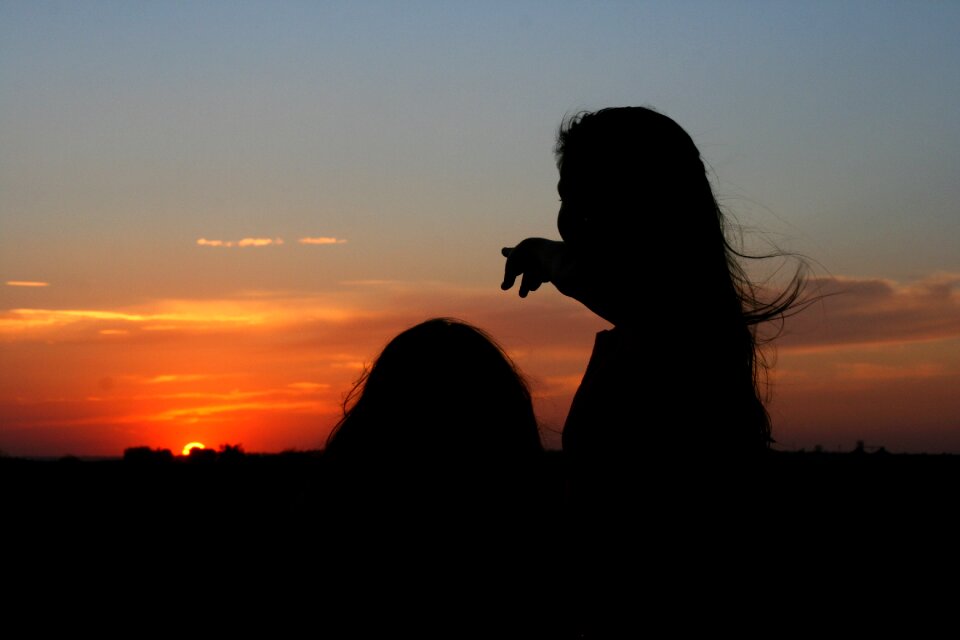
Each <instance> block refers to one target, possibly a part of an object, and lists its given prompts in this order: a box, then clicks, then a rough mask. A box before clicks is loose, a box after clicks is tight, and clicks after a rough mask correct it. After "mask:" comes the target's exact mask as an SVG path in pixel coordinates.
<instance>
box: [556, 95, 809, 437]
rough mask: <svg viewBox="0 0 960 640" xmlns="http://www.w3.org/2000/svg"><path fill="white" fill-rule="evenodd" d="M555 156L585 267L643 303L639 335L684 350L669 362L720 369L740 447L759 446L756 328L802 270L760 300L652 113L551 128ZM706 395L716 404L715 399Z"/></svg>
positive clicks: (689, 146) (674, 136)
mask: <svg viewBox="0 0 960 640" xmlns="http://www.w3.org/2000/svg"><path fill="white" fill-rule="evenodd" d="M555 153H556V157H557V166H558V168H559V169H560V179H561V184H562V185H563V187H564V190H565V193H563V194H562V196H563V200H564V202H565V203H566V202H567V200H568V198H571V199H573V200H574V201H575V202H574V204H575V205H578V202H577V200H578V199H579V198H580V197H581V196H582V197H583V202H584V206H583V207H580V206H575V207H574V208H573V209H574V211H578V212H582V215H580V216H578V219H576V220H574V221H573V222H570V221H568V224H573V225H574V226H576V227H577V228H583V229H586V230H587V231H589V232H590V233H592V234H594V236H595V237H596V238H601V239H602V240H601V242H595V243H592V246H593V247H594V248H595V251H596V254H595V255H594V256H593V258H595V259H597V260H602V261H605V264H606V265H607V268H609V269H612V270H615V271H617V272H618V273H621V274H623V275H624V276H625V277H626V278H629V280H630V282H631V287H637V288H636V289H635V291H636V295H638V297H642V298H646V299H647V303H648V304H649V306H648V307H646V308H645V309H644V310H643V311H642V312H641V313H642V314H643V315H644V316H645V318H644V322H645V326H646V327H647V328H650V327H651V325H652V324H653V323H654V322H655V321H656V320H659V321H660V322H661V325H660V326H658V327H657V331H666V332H667V334H668V335H672V337H674V338H677V340H674V341H673V342H672V343H673V344H674V345H687V346H689V347H690V349H689V350H687V351H684V347H683V346H678V347H676V348H675V350H673V351H672V352H671V353H670V356H672V357H673V358H676V359H686V358H684V357H683V356H684V355H690V356H693V357H696V358H697V359H698V360H700V361H705V359H706V358H711V357H712V358H715V359H718V361H722V362H725V363H727V364H725V365H724V366H723V370H722V371H721V370H720V369H717V370H714V371H712V374H714V375H715V377H718V378H730V379H731V381H729V382H723V383H722V384H721V387H722V393H725V394H728V395H732V396H738V397H739V400H732V402H734V403H735V404H737V406H738V408H737V413H738V415H739V416H740V417H741V418H745V419H746V420H747V421H748V422H749V432H750V433H749V435H747V436H746V437H747V438H748V439H749V441H751V442H754V443H756V444H759V445H760V446H762V447H763V448H766V447H768V446H769V443H770V442H771V437H770V420H769V416H768V414H767V412H766V410H765V408H764V407H763V402H762V400H761V398H762V397H765V394H763V393H761V388H762V386H763V383H764V374H765V372H766V363H765V360H764V358H763V355H762V353H761V352H760V349H759V346H760V344H759V342H758V338H757V335H756V326H757V325H758V324H760V323H763V322H767V321H770V320H780V319H782V318H783V317H784V316H785V315H787V314H789V313H790V312H791V310H794V309H796V308H797V307H798V306H802V305H803V302H802V300H801V298H802V294H803V289H804V277H803V266H802V265H803V263H802V262H801V268H800V269H798V270H797V272H796V273H795V274H794V276H793V278H792V280H791V281H790V283H789V284H788V285H787V286H786V288H785V289H783V290H782V292H781V293H780V294H779V295H777V296H775V297H774V298H773V299H772V300H763V299H761V297H760V291H759V290H758V289H759V288H758V287H756V286H755V285H754V284H753V283H752V282H751V281H750V279H749V278H748V277H747V275H746V273H745V271H744V269H743V266H742V265H741V263H740V260H741V259H752V258H754V256H749V255H746V254H744V253H743V252H741V251H738V250H737V249H736V248H735V247H733V246H731V243H730V241H729V240H728V237H727V233H728V231H729V230H728V229H727V228H726V226H727V223H726V221H725V217H724V214H723V211H722V210H721V209H720V207H719V205H718V204H717V201H716V198H715V197H714V194H713V190H712V188H711V186H710V181H709V178H708V176H707V172H706V169H705V166H704V163H703V161H702V159H701V157H700V152H699V150H698V149H697V147H696V145H695V144H694V142H693V140H692V139H691V138H690V136H689V135H688V134H687V132H686V131H684V130H683V129H682V128H681V127H680V126H679V125H678V124H677V123H676V122H674V121H673V120H672V119H670V118H668V117H667V116H664V115H662V114H660V113H658V112H656V111H654V110H652V109H649V108H645V107H619V108H609V109H602V110H600V111H596V112H581V113H578V114H576V115H574V116H572V117H570V118H568V119H566V120H565V122H564V123H563V124H562V125H561V127H560V131H559V133H558V136H557V144H556V148H555ZM561 232H562V230H561ZM638 243H639V244H640V245H641V247H640V248H638V247H637V244H638ZM756 257H770V256H756ZM624 295H633V294H629V293H624ZM652 312H653V313H654V315H655V316H657V318H655V319H651V318H650V315H651V313H652ZM683 364H684V365H686V366H689V367H694V363H691V362H686V363H683ZM733 379H735V380H737V381H738V382H732V380H733ZM715 393H716V396H715V397H717V398H719V397H720V395H721V391H720V390H719V389H718V390H717V391H716V392H715ZM730 401H731V399H729V398H727V399H724V402H730ZM741 444H744V443H741ZM751 446H752V445H751Z"/></svg>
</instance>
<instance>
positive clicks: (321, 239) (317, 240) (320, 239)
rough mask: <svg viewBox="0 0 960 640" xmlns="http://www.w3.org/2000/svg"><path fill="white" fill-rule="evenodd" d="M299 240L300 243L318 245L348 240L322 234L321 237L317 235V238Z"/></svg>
mask: <svg viewBox="0 0 960 640" xmlns="http://www.w3.org/2000/svg"><path fill="white" fill-rule="evenodd" d="M298 242H299V243H300V244H313V245H318V244H321V245H322V244H346V243H347V241H346V240H345V239H343V238H328V237H324V236H320V237H316V238H300V240H298Z"/></svg>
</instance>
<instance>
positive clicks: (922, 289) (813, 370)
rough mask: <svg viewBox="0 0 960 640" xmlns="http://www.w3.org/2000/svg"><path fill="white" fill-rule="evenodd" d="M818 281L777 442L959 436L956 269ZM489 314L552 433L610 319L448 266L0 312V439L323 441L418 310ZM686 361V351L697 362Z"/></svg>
mask: <svg viewBox="0 0 960 640" xmlns="http://www.w3.org/2000/svg"><path fill="white" fill-rule="evenodd" d="M810 284H811V287H812V289H811V291H812V292H814V293H820V294H822V295H823V297H822V299H820V301H819V302H817V303H815V304H814V305H812V306H810V307H809V308H807V309H805V310H804V311H802V312H800V313H798V314H797V315H795V316H793V317H791V318H789V319H788V320H787V321H786V325H785V329H784V331H783V334H782V335H781V336H780V337H779V338H778V339H777V340H775V341H774V343H773V346H774V353H775V356H774V358H773V359H774V361H775V366H774V367H773V369H772V372H771V376H770V378H771V382H772V384H773V387H772V391H773V394H772V398H773V400H772V402H771V404H770V411H771V415H772V417H773V420H774V436H775V438H776V439H777V440H778V442H779V443H780V445H781V446H785V447H789V448H796V447H812V446H813V445H815V444H822V445H824V446H826V447H838V448H843V449H849V448H852V446H853V444H854V443H855V442H856V441H857V440H864V441H865V442H866V443H867V444H868V445H883V446H886V447H887V448H888V449H890V450H893V451H908V450H909V451H929V452H936V451H960V429H958V426H960V400H958V395H960V394H957V393H956V390H957V389H958V388H960V387H958V383H960V364H958V363H960V291H958V288H960V276H956V275H952V274H938V275H934V276H930V277H928V278H925V279H922V280H918V281H916V282H912V283H897V282H892V281H887V280H877V279H862V278H861V279H858V278H835V279H830V280H827V279H819V280H812V281H811V283H810ZM433 316H453V317H458V318H461V319H463V320H466V321H468V322H471V323H473V324H476V325H477V326H480V327H481V328H483V329H485V330H487V331H488V332H489V333H490V334H491V335H493V336H494V337H495V338H496V339H497V340H498V341H500V342H501V344H502V345H503V346H504V347H505V348H506V350H507V351H508V353H509V354H510V355H511V356H512V357H513V358H514V360H515V361H516V362H517V363H518V365H519V366H520V368H521V370H522V371H523V372H524V373H525V374H526V375H527V377H528V379H529V380H530V383H531V387H532V391H533V394H534V397H535V402H536V405H537V411H538V417H539V418H540V420H541V423H542V425H543V432H544V439H545V441H546V442H547V444H548V446H553V447H556V446H559V430H560V426H561V425H562V423H563V418H564V416H565V413H566V410H567V408H568V406H569V402H570V398H571V397H572V394H573V391H574V390H575V389H576V386H577V384H578V383H579V379H580V376H581V375H582V373H583V370H584V368H585V367H586V363H587V360H588V359H589V354H590V349H591V347H592V344H593V335H594V333H595V332H596V331H598V330H600V329H603V328H605V327H606V324H605V323H603V322H602V321H600V320H599V319H597V318H595V317H594V316H592V315H591V314H590V313H589V312H587V311H585V310H584V309H583V308H582V307H580V306H579V305H578V304H576V303H574V302H572V301H570V300H568V299H565V298H563V296H561V295H560V294H558V293H556V292H555V291H552V290H550V289H544V290H542V291H541V292H538V294H537V295H536V296H531V297H530V298H528V299H526V300H523V301H521V300H519V299H517V298H516V297H515V296H511V295H509V294H507V293H504V292H501V291H499V290H498V289H497V288H496V287H495V286H491V288H490V289H489V290H487V289H482V290H481V289H469V288H460V287H454V286H450V285H445V284H441V283H405V282H392V281H380V282H358V283H342V284H341V290H339V291H336V292H333V293H324V294H300V295H294V294H273V295H269V294H268V295H264V294H260V295H246V296H236V297H224V298H223V299H218V300H199V301H189V300H160V301H155V302H153V303H150V304H146V305H140V306H137V307H131V308H122V309H12V310H8V311H5V312H3V313H2V314H0V342H2V343H3V349H4V366H3V368H2V371H0V376H2V377H0V381H2V386H0V389H2V391H0V417H2V422H0V424H2V427H0V450H3V451H5V452H7V453H9V454H13V455H63V454H68V453H73V454H77V455H119V454H120V453H121V452H122V451H123V449H124V448H125V447H128V446H135V445H143V444H146V445H149V446H155V447H166V448H177V447H179V446H182V443H183V442H187V441H192V440H198V441H204V442H213V443H223V442H229V443H242V444H243V445H244V447H245V448H246V449H247V450H249V451H280V450H283V449H290V448H299V449H306V448H318V447H320V446H322V444H323V441H324V439H325V437H326V434H327V432H328V431H329V429H330V427H331V426H332V425H333V423H334V422H335V421H336V419H337V418H338V417H339V415H340V412H341V403H342V400H343V397H344V394H345V393H346V392H347V391H348V390H349V389H350V387H351V385H352V383H353V381H354V380H355V379H356V378H357V376H358V375H359V373H360V372H361V371H362V369H363V367H364V366H365V365H366V364H369V362H370V361H371V360H372V359H373V358H374V357H375V356H376V355H377V353H378V352H379V350H380V349H381V348H382V347H383V346H384V345H385V344H386V342H387V341H388V340H389V339H390V338H392V337H393V336H394V335H396V333H398V332H399V331H401V330H403V329H404V328H406V327H409V326H411V325H413V324H416V323H418V322H420V321H422V320H424V319H426V318H428V317H433ZM694 367H695V363H694Z"/></svg>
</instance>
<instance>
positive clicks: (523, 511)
mask: <svg viewBox="0 0 960 640" xmlns="http://www.w3.org/2000/svg"><path fill="white" fill-rule="evenodd" d="M344 405H345V414H344V416H343V418H342V419H341V420H340V422H339V423H338V424H337V425H336V427H335V428H334V430H333V432H332V433H331V434H330V437H329V438H328V440H327V446H326V449H325V453H324V458H325V459H326V461H327V462H328V463H329V465H330V466H329V470H330V472H331V475H330V476H328V479H329V481H330V482H331V488H332V490H333V491H332V494H331V495H330V496H328V499H325V500H324V506H325V509H324V513H325V516H326V517H325V520H324V523H325V524H324V527H323V529H324V531H325V534H324V535H326V536H327V537H328V538H329V539H331V542H329V543H328V547H329V548H330V549H331V551H330V553H328V554H327V555H326V558H325V562H324V566H323V572H324V574H325V575H326V576H328V577H329V576H336V578H335V579H334V582H335V583H336V584H338V585H339V584H341V583H342V584H344V585H354V586H355V587H356V593H358V594H363V596H362V597H363V602H364V603H365V604H364V606H367V607H368V608H369V610H370V611H371V612H377V615H373V616H371V617H370V618H369V620H360V619H357V618H356V617H354V619H353V620H352V622H353V623H354V624H356V625H360V626H359V627H358V629H362V628H363V626H362V625H363V624H367V623H369V622H371V621H372V622H377V621H380V622H382V620H381V619H380V618H379V617H378V616H379V615H382V611H383V609H382V608H381V606H380V605H383V604H386V605H389V604H391V602H393V601H394V600H396V599H397V598H405V599H406V601H407V602H408V603H409V606H406V607H403V609H404V610H405V611H404V613H405V615H407V616H410V617H411V619H412V620H414V621H415V622H416V624H414V625H410V626H411V631H414V629H415V633H416V634H418V635H423V633H424V630H425V629H432V628H434V627H436V626H437V625H440V626H446V625H449V624H451V621H453V624H454V627H453V629H457V631H452V635H458V632H459V628H460V627H462V628H463V629H468V628H469V629H472V630H475V629H477V628H484V629H486V628H487V627H488V626H489V627H490V628H492V629H496V634H497V635H499V634H500V633H501V632H502V630H503V629H504V628H511V629H515V630H516V631H517V632H518V633H519V634H520V635H522V636H524V637H530V636H531V634H530V633H529V630H530V629H535V630H537V631H538V632H539V631H542V630H544V629H547V630H552V628H553V626H554V625H556V624H559V623H560V622H561V620H560V618H559V617H557V616H546V620H545V619H544V616H545V613H544V612H545V611H547V610H548V607H549V606H550V604H549V602H548V601H549V598H548V597H547V594H548V593H549V590H548V588H547V585H550V584H555V583H556V580H555V579H553V578H552V573H551V572H552V571H554V568H553V567H552V566H551V563H552V562H553V555H554V554H552V553H550V552H549V551H548V550H547V547H548V545H549V544H550V540H551V538H550V537H549V533H550V532H552V531H554V530H555V527H553V526H551V524H550V521H549V519H545V518H549V517H550V514H552V513H554V512H555V510H554V509H553V507H552V506H551V503H552V504H553V505H556V506H559V505H558V504H557V501H556V500H551V495H550V489H551V487H549V486H548V485H547V484H545V483H544V476H545V475H546V474H544V466H543V465H544V462H545V453H544V451H543V447H542V445H541V442H540V434H539V430H538V427H537V422H536V418H535V415H534V410H533V405H532V402H531V398H530V393H529V391H528V388H527V385H526V383H525V382H524V379H523V377H522V375H521V374H520V372H519V371H518V369H517V368H516V366H515V365H514V364H513V363H512V362H511V360H510V358H509V357H508V356H507V355H506V354H505V353H504V352H503V350H502V349H501V348H500V347H499V346H498V345H497V343H496V342H494V340H493V339H492V338H491V337H490V336H489V335H487V334H486V333H485V332H483V331H482V330H480V329H478V328H477V327H474V326H472V325H470V324H467V323H466V322H462V321H459V320H455V319H451V318H434V319H431V320H427V321H426V322H423V323H420V324H418V325H416V326H414V327H411V328H409V329H407V330H405V331H403V332H401V333H400V334H399V335H397V336H396V337H395V338H393V339H392V340H391V341H390V342H389V343H388V344H387V346H386V347H385V348H384V349H383V351H382V352H381V353H380V355H379V356H378V357H377V358H376V360H375V361H374V363H373V365H372V366H371V367H370V368H369V370H367V371H366V372H365V373H364V374H363V376H362V377H361V378H360V380H359V381H358V382H357V383H356V385H355V386H354V388H353V390H352V392H351V393H350V394H349V395H348V396H347V399H346V401H345V403H344ZM558 475H559V474H558ZM553 493H554V494H555V495H559V493H560V492H559V491H557V490H556V489H554V491H553ZM331 531H332V532H333V533H330V532H331ZM414 577H415V579H414ZM491 585H495V586H494V587H493V588H491ZM351 588H353V587H351ZM378 594H380V595H378ZM464 594H470V595H469V596H465V595H464ZM381 599H383V600H385V602H383V601H382V600H381ZM374 603H376V604H374ZM438 611H442V612H444V613H443V615H438V614H437V612H438ZM403 624H409V621H407V622H405V623H403ZM478 625H480V627H478ZM401 626H402V625H401ZM355 635H357V636H362V635H364V634H363V633H359V632H358V633H355ZM446 635H449V633H444V636H446ZM489 635H493V634H492V633H491V634H489ZM548 637H562V634H554V633H550V634H549V636H548Z"/></svg>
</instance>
